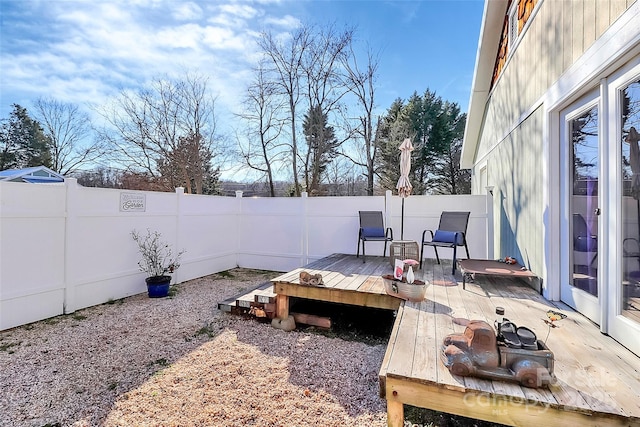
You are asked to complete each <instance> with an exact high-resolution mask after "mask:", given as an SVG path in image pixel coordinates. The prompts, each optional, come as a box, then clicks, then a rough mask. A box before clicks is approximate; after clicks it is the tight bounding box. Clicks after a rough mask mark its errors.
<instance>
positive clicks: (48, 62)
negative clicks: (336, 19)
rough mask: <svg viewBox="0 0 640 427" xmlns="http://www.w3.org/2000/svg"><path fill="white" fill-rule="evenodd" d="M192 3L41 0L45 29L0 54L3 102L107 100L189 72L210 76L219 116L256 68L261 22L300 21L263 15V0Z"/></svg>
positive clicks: (230, 108)
mask: <svg viewBox="0 0 640 427" xmlns="http://www.w3.org/2000/svg"><path fill="white" fill-rule="evenodd" d="M198 3H199V4H198ZM198 3H196V2H189V3H179V2H176V1H175V0H136V1H133V2H132V1H118V0H112V1H109V2H106V1H101V0H99V1H95V2H94V1H88V2H75V1H74V2H73V3H69V2H62V1H52V2H47V3H46V4H45V3H43V4H42V8H45V7H46V8H47V10H46V14H42V10H40V11H38V10H36V11H34V13H37V12H40V14H41V16H44V15H46V17H47V20H46V21H43V22H44V24H45V25H46V27H38V28H37V30H36V28H35V27H33V32H32V34H33V36H32V37H33V39H30V38H25V39H21V40H19V41H20V43H21V45H24V44H29V43H31V45H33V46H35V47H34V48H32V49H31V50H29V51H25V50H24V49H22V50H17V49H16V50H14V51H11V52H8V51H5V52H2V55H1V58H0V59H1V60H2V63H3V70H2V74H3V75H2V83H1V89H2V91H3V98H5V96H6V99H8V100H9V102H7V104H10V103H11V102H21V103H23V102H24V101H23V99H24V98H25V97H30V99H31V100H35V99H36V98H38V97H39V96H51V97H54V98H56V99H59V100H61V101H64V102H73V103H77V104H84V103H88V102H91V103H92V104H105V103H106V102H107V101H108V99H109V98H110V97H113V96H116V95H117V94H118V93H119V92H120V90H121V89H122V88H137V87H139V86H142V85H145V84H146V83H148V82H149V81H150V80H151V79H153V78H155V77H158V76H161V75H169V76H177V77H183V76H184V72H185V71H195V72H199V73H201V74H203V75H206V76H208V77H209V86H210V89H211V91H212V94H213V95H214V96H217V98H218V111H219V113H220V114H224V115H229V114H230V113H231V112H235V111H238V110H239V104H240V101H241V99H242V94H243V90H244V88H245V87H246V85H247V83H248V81H249V80H250V79H251V69H252V67H253V66H254V65H255V60H256V57H257V45H256V37H257V35H258V34H259V31H260V30H261V29H262V25H264V24H267V25H275V26H277V28H278V31H283V30H284V31H287V30H288V29H289V28H295V27H297V26H298V25H300V21H299V20H297V19H296V18H295V17H293V16H291V15H285V16H282V17H278V16H276V15H273V14H269V15H268V16H269V17H268V18H266V19H265V18H264V17H265V16H267V13H266V9H265V7H266V6H263V5H262V3H261V2H258V3H255V2H252V3H249V2H236V1H233V0H231V1H230V2H228V3H226V4H220V3H221V2H220V3H218V2H216V3H209V2H206V1H202V2H198ZM71 5H73V7H70V6H71ZM25 7H26V5H25ZM272 13H273V12H272ZM185 20H188V21H189V22H188V23H187V22H185ZM258 21H260V22H258ZM23 25H30V23H29V22H24V23H23ZM21 36H22V35H21ZM25 37H26V36H25ZM3 38H4V34H3ZM17 45H18V43H15V46H17ZM5 94H6V95H5ZM26 105H28V104H26ZM2 107H3V108H5V106H2Z"/></svg>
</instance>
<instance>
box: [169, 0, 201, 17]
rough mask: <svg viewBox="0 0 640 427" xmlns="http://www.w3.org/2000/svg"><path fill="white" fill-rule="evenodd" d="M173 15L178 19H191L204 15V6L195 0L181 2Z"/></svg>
mask: <svg viewBox="0 0 640 427" xmlns="http://www.w3.org/2000/svg"><path fill="white" fill-rule="evenodd" d="M173 17H174V18H175V19H177V20H178V21H190V20H195V19H198V18H201V17H202V8H201V7H200V6H198V5H197V4H195V3H193V2H187V3H179V4H177V5H176V7H175V8H174V10H173Z"/></svg>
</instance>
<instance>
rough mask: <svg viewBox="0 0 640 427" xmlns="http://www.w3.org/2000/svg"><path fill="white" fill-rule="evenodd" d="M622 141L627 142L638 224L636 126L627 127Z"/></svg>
mask: <svg viewBox="0 0 640 427" xmlns="http://www.w3.org/2000/svg"><path fill="white" fill-rule="evenodd" d="M624 141H625V142H626V143H628V144H629V164H630V165H631V172H632V173H633V177H632V180H631V196H632V197H633V198H634V199H636V205H637V209H638V212H637V213H638V224H640V147H638V141H640V134H638V131H637V130H636V128H634V127H631V128H630V129H629V133H628V134H627V137H626V138H625V140H624Z"/></svg>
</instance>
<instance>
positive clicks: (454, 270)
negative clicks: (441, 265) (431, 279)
mask: <svg viewBox="0 0 640 427" xmlns="http://www.w3.org/2000/svg"><path fill="white" fill-rule="evenodd" d="M457 248H458V247H457V246H454V247H453V266H452V267H451V274H456V249H457Z"/></svg>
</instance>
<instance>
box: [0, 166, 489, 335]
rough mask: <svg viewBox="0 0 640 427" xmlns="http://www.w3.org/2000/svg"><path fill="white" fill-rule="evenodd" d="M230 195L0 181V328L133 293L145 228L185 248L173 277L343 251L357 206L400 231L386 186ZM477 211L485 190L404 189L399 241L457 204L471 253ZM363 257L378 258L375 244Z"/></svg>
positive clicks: (140, 279)
mask: <svg viewBox="0 0 640 427" xmlns="http://www.w3.org/2000/svg"><path fill="white" fill-rule="evenodd" d="M238 196H239V197H217V196H202V195H190V194H184V192H183V190H182V189H177V190H176V192H175V193H160V192H143V191H128V190H127V191H124V190H113V189H98V188H84V187H81V186H78V185H77V184H76V183H75V180H72V179H71V180H67V182H66V183H65V185H50V184H49V185H39V184H24V183H0V330H2V329H7V328H11V327H14V326H18V325H21V324H25V323H29V322H34V321H37V320H41V319H44V318H48V317H52V316H56V315H59V314H62V313H71V312H73V311H75V310H77V309H80V308H84V307H89V306H92V305H96V304H101V303H104V302H107V301H108V300H110V299H114V300H115V299H119V298H123V297H126V296H129V295H133V294H137V293H142V292H145V290H146V287H145V283H144V278H145V274H144V273H143V272H140V271H139V270H138V266H137V261H138V260H139V254H138V251H137V247H136V245H135V243H134V242H133V240H132V239H131V231H132V230H134V229H135V230H138V231H140V232H145V231H146V229H147V228H148V229H150V230H157V231H159V232H160V233H161V234H162V238H163V240H165V241H166V242H168V243H169V244H171V245H172V247H173V249H174V250H181V249H185V250H186V252H185V254H184V256H183V258H182V266H181V268H180V269H179V270H177V271H176V272H175V273H174V275H173V277H174V282H182V281H185V280H190V279H193V278H197V277H202V276H206V275H208V274H213V273H217V272H219V271H223V270H227V269H229V268H233V267H235V266H241V267H248V268H257V269H265V270H273V271H288V270H291V269H294V268H297V267H300V266H303V265H305V264H307V263H309V262H311V261H314V260H317V259H319V258H322V257H325V256H327V255H330V254H332V253H351V254H355V252H356V248H357V236H358V211H359V210H379V211H382V212H383V214H384V215H385V221H386V224H387V225H390V226H391V227H392V228H393V229H394V237H395V238H396V239H399V238H400V226H401V223H402V221H403V218H402V200H401V199H400V198H399V197H397V196H392V195H391V192H390V191H388V192H387V194H386V195H385V196H377V197H311V198H310V197H307V196H306V194H304V195H303V197H296V198H242V197H241V194H239V195H238ZM132 200H133V201H134V202H135V203H133V204H132V203H130V202H131V201H132ZM136 203H137V204H136ZM132 206H133V207H132ZM486 208H487V204H486V198H485V196H411V197H409V198H408V199H406V200H405V209H404V238H405V240H415V241H419V240H420V235H421V233H422V230H423V229H425V228H434V229H435V227H437V224H438V220H439V218H440V213H441V211H442V210H469V211H471V219H470V222H469V230H468V236H469V243H470V250H471V255H472V256H473V257H477V258H483V257H485V256H486V253H487V252H486V242H487V224H488V223H489V222H488V218H487V211H486ZM377 246H379V247H377ZM367 252H368V253H369V254H372V255H373V254H378V253H380V254H381V253H382V243H377V242H372V243H371V244H370V245H367ZM427 256H429V254H427ZM443 256H444V257H447V256H450V254H443Z"/></svg>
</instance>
